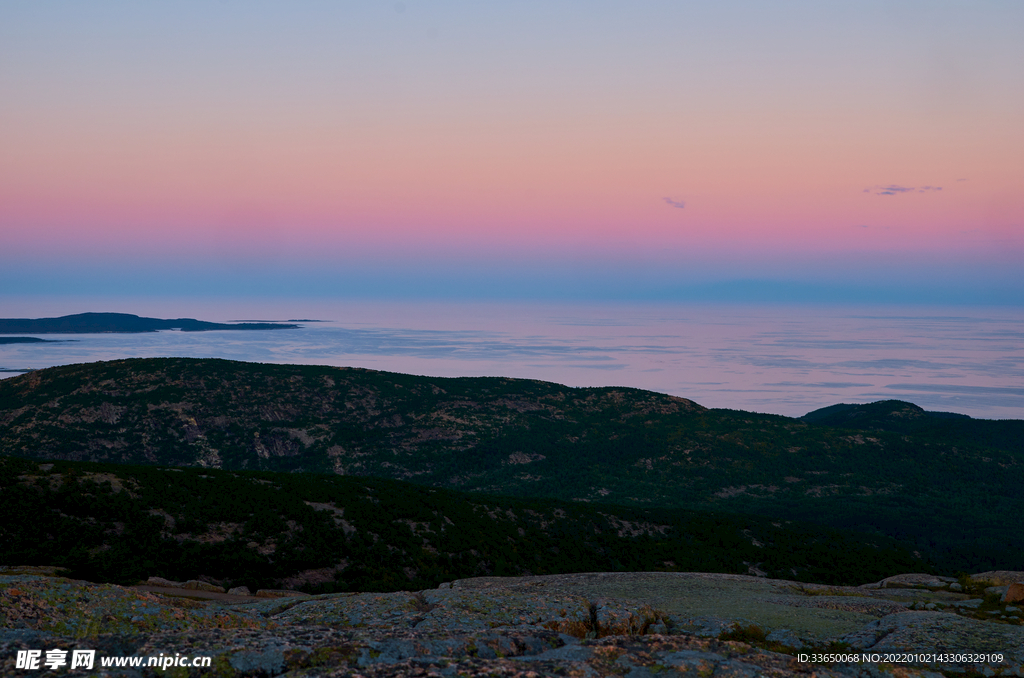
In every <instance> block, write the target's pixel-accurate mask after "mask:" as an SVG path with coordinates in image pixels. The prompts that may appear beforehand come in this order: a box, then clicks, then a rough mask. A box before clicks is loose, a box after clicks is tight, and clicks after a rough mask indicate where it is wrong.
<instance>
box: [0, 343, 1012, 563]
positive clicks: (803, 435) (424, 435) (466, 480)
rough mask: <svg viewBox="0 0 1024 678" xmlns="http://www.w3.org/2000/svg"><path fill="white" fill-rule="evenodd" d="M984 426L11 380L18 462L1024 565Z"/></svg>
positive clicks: (547, 393)
mask: <svg viewBox="0 0 1024 678" xmlns="http://www.w3.org/2000/svg"><path fill="white" fill-rule="evenodd" d="M928 421H931V419H929V420H928ZM934 421H936V422H938V425H940V426H942V425H946V423H948V422H950V421H956V420H951V419H939V418H935V419H934ZM968 422H974V423H975V424H976V428H977V431H975V433H974V434H972V435H971V436H960V437H956V438H946V437H944V436H943V435H940V434H936V433H935V429H934V428H932V427H929V426H927V425H925V426H923V427H922V428H920V429H917V430H913V431H905V430H899V431H895V430H885V429H874V428H872V429H870V430H865V429H863V428H837V427H834V426H824V425H818V424H814V423H809V422H807V421H803V420H800V419H792V418H788V417H781V416H774V415H763V414H754V413H750V412H741V411H731V410H709V409H706V408H704V407H701V406H700V405H697V404H696V403H693V402H691V401H689V400H685V399H683V398H676V397H672V396H667V395H663V394H658V393H652V392H648V391H641V390H637V389H627V388H580V389H577V388H569V387H565V386H561V385H558V384H551V383H546V382H539V381H530V380H521V379H504V378H460V379H443V378H433V377H417V376H410V375H402V374H392V373H386V372H375V371H370V370H361V369H345V368H334V367H316V366H297V365H261V364H250V363H238V362H230V361H223V360H194V359H178V358H175V359H145V360H123V361H115V362H106V363H94V364H87V365H70V366H65V367H58V368H52V369H48V370H40V371H37V372H32V373H29V374H26V375H23V376H19V377H14V378H11V379H7V380H4V381H2V382H0V450H2V451H3V453H4V454H7V455H16V456H23V457H35V458H39V459H68V460H91V461H106V462H118V463H143V464H165V465H178V466H202V467H208V468H224V469H239V470H241V469H249V470H277V471H306V472H322V473H335V474H340V475H359V476H380V477H390V478H395V479H404V480H410V481H412V482H416V483H419V484H422V485H428V486H432V487H442V488H450V489H459V490H468V491H475V492H487V493H494V494H504V495H513V496H521V497H548V498H558V499H563V500H576V501H587V502H590V501H600V502H608V503H614V504H632V505H639V506H658V507H679V508H700V509H710V510H715V511H734V512H744V513H756V514H760V515H764V516H777V517H781V518H789V519H799V520H812V521H818V522H821V523H823V524H827V525H832V526H836V527H841V528H852V529H857V530H861V531H864V532H873V533H881V534H887V535H890V536H893V537H897V538H901V539H908V540H911V541H913V542H914V543H915V544H917V545H918V546H919V547H920V548H921V549H924V550H925V551H927V552H929V553H930V554H933V555H936V557H937V558H938V559H939V561H942V562H954V561H955V562H958V563H963V564H964V569H971V568H975V569H992V568H993V567H995V568H999V567H1002V568H1020V569H1024V552H1022V549H1021V547H1020V546H1019V545H1018V544H1017V543H1016V542H1015V541H1014V540H1013V539H1010V538H1008V532H1007V529H1008V525H1013V524H1015V521H1016V520H1017V517H1018V516H1019V515H1020V514H1021V513H1022V512H1024V493H1022V492H1021V491H1020V488H1021V487H1022V486H1024V450H1022V449H1021V448H1020V447H1019V446H1018V445H1016V444H1015V443H1014V440H1015V439H1014V438H1012V437H1008V436H1007V435H1005V434H1004V433H1002V432H1000V430H1001V429H997V428H995V427H999V426H1002V427H1003V428H1004V429H1006V430H1011V429H1012V428H1013V426H1014V425H1016V424H1019V422H984V421H979V420H968ZM986 427H987V428H986ZM992 431H995V433H992ZM972 558H973V559H974V560H973V561H972V560H970V559H972ZM943 559H945V560H943Z"/></svg>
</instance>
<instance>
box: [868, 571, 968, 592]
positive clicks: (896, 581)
mask: <svg viewBox="0 0 1024 678" xmlns="http://www.w3.org/2000/svg"><path fill="white" fill-rule="evenodd" d="M954 583H956V579H954V578H953V577H940V576H938V575H934V574H921V573H914V574H898V575H896V576H894V577H886V578H885V579H883V580H882V581H880V582H878V588H882V589H945V588H949V586H950V584H954Z"/></svg>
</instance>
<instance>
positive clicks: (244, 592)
mask: <svg viewBox="0 0 1024 678" xmlns="http://www.w3.org/2000/svg"><path fill="white" fill-rule="evenodd" d="M228 593H230V594H231V595H233V596H251V595H252V592H251V591H250V590H249V587H248V586H236V587H235V588H233V589H228Z"/></svg>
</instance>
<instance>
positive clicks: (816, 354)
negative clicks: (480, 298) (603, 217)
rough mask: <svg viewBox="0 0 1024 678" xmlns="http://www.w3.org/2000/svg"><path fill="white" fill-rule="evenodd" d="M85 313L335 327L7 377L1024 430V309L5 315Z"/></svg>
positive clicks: (193, 336) (87, 347)
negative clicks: (676, 407)
mask: <svg viewBox="0 0 1024 678" xmlns="http://www.w3.org/2000/svg"><path fill="white" fill-rule="evenodd" d="M83 311H118V312H125V313H136V314H138V315H145V316H152V317H165V318H176V317H194V318H199V319H201V320H210V321H221V322H223V321H232V320H288V319H293V318H311V319H318V320H323V321H324V322H317V323H303V327H302V328H301V329H297V330H276V331H267V332H239V331H226V332H201V333H185V332H176V331H171V332H157V333H148V334H92V335H39V336H41V337H43V338H46V339H59V340H61V341H60V342H59V343H46V344H13V345H0V368H2V369H8V370H10V369H38V368H43V367H49V366H52V365H62V364H68V363H78V362H90V361H95V360H110V359H114V358H124V357H154V356H190V357H204V358H206V357H216V358H229V359H233V360H247V361H256V362H273V363H305V364H323V365H353V366H360V367H368V368H372V369H379V370H389V371H394V372H408V373H412V374H426V375H434V376H482V375H490V376H494V375H501V376H510V377H526V378H533V379H543V380H547V381H555V382H559V383H563V384H569V385H572V386H609V385H617V386H633V387H637V388H645V389H650V390H654V391H661V392H664V393H671V394H675V395H680V396H684V397H687V398H691V399H693V400H695V401H697V402H699V403H701V404H703V405H707V406H709V407H730V408H736V409H745V410H754V411H759V412H772V413H776V414H786V415H801V414H804V413H806V412H808V411H810V410H813V409H816V408H818V407H823V406H825V405H831V404H835V403H838V402H869V401H873V400H881V399H888V398H899V399H902V400H909V401H912V402H915V403H917V404H919V405H921V406H923V407H925V408H927V409H941V410H947V411H954V412H962V413H965V414H970V415H972V416H977V417H986V418H1014V419H1020V418H1024V309H1014V308H998V307H996V308H983V309H978V308H971V309H964V308H923V307H912V308H899V307H892V306H876V307H818V306H756V307H743V306H735V305H722V306H715V305H681V304H644V305H635V304H634V305H630V304H606V305H597V304H589V305H587V304H583V305H581V304H572V305H568V304H545V303H532V304H513V303H492V304H480V303H472V304H459V303H406V302H402V303H399V302H372V303H370V302H342V301H330V300H301V301H286V300H274V301H271V302H257V301H254V300H252V299H240V300H219V301H208V300H201V301H198V300H172V299H158V300H139V299H130V300H124V299H122V300H115V299H111V300H104V301H103V303H99V302H97V301H95V300H92V301H90V302H88V303H85V302H74V301H71V300H67V299H51V300H45V299H17V300H11V299H5V300H0V316H2V317H32V318H35V317H51V316H56V315H64V314H67V313H78V312H83ZM0 376H11V373H0Z"/></svg>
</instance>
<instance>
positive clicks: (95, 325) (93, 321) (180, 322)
mask: <svg viewBox="0 0 1024 678" xmlns="http://www.w3.org/2000/svg"><path fill="white" fill-rule="evenodd" d="M299 327H301V326H300V325H295V324H293V323H211V322H206V321H205V320H196V319H195V318H177V319H174V320H162V319H160V318H142V317H140V316H137V315H132V314H131V313H76V314H74V315H65V316H61V317H59V318H36V319H30V318H0V334H99V333H111V332H112V333H123V334H136V333H141V332H157V331H159V330H181V331H182V332H208V331H210V330H283V329H288V330H290V329H297V328H299Z"/></svg>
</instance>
